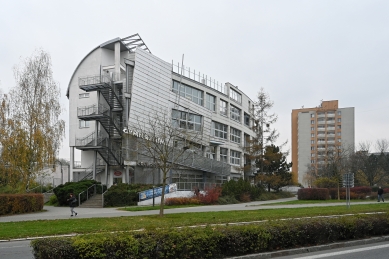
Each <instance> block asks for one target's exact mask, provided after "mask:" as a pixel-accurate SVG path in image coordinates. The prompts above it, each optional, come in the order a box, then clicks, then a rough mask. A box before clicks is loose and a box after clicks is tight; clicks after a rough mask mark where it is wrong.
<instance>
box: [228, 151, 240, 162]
mask: <svg viewBox="0 0 389 259" xmlns="http://www.w3.org/2000/svg"><path fill="white" fill-rule="evenodd" d="M230 163H231V164H233V165H240V152H238V151H235V150H230Z"/></svg>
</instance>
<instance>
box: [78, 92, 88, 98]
mask: <svg viewBox="0 0 389 259" xmlns="http://www.w3.org/2000/svg"><path fill="white" fill-rule="evenodd" d="M78 98H79V99H82V98H89V93H82V94H79V95H78Z"/></svg>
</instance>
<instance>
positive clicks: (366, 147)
mask: <svg viewBox="0 0 389 259" xmlns="http://www.w3.org/2000/svg"><path fill="white" fill-rule="evenodd" d="M370 149H371V142H370V141H361V142H359V151H362V152H367V153H369V152H370Z"/></svg>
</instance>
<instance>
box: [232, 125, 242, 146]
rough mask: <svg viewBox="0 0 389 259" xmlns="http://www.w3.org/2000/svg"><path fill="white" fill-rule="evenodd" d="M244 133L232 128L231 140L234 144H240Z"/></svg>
mask: <svg viewBox="0 0 389 259" xmlns="http://www.w3.org/2000/svg"><path fill="white" fill-rule="evenodd" d="M241 135H242V132H241V131H240V130H238V129H235V128H232V127H231V128H230V140H231V141H232V142H234V143H238V144H240V141H241Z"/></svg>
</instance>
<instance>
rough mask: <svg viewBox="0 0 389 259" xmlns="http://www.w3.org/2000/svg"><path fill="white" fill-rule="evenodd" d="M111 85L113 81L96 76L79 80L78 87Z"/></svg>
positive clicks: (102, 76)
mask: <svg viewBox="0 0 389 259" xmlns="http://www.w3.org/2000/svg"><path fill="white" fill-rule="evenodd" d="M101 83H105V84H110V83H111V79H110V78H109V77H108V76H106V75H94V76H86V77H80V78H78V85H79V86H83V85H97V84H101Z"/></svg>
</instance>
